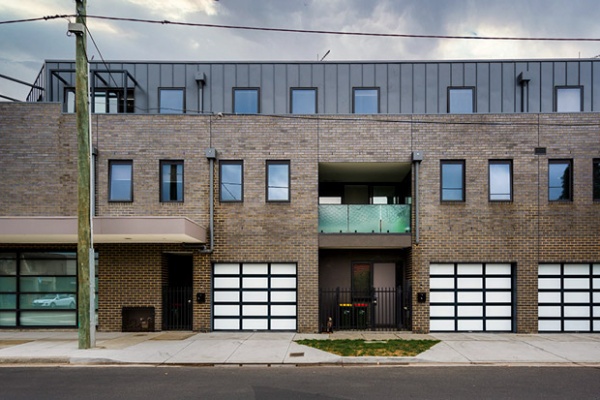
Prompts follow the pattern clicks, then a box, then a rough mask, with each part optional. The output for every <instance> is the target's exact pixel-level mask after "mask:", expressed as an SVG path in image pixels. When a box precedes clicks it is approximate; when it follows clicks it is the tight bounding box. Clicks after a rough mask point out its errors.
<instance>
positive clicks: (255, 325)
mask: <svg viewBox="0 0 600 400" xmlns="http://www.w3.org/2000/svg"><path fill="white" fill-rule="evenodd" d="M242 329H243V330H266V329H269V321H268V320H267V319H243V320H242Z"/></svg>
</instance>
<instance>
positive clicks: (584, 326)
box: [564, 320, 591, 332]
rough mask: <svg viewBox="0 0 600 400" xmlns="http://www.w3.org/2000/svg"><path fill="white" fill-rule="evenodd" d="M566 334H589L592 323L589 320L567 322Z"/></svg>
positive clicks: (565, 322)
mask: <svg viewBox="0 0 600 400" xmlns="http://www.w3.org/2000/svg"><path fill="white" fill-rule="evenodd" d="M564 325H565V332H582V331H585V332H589V331H590V326H591V325H590V321H589V320H565V321H564Z"/></svg>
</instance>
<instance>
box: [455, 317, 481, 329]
mask: <svg viewBox="0 0 600 400" xmlns="http://www.w3.org/2000/svg"><path fill="white" fill-rule="evenodd" d="M458 330H459V331H483V319H473V320H469V319H462V320H461V319H459V320H458Z"/></svg>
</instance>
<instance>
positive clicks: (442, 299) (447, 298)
mask: <svg viewBox="0 0 600 400" xmlns="http://www.w3.org/2000/svg"><path fill="white" fill-rule="evenodd" d="M429 301H430V302H431V303H454V301H455V299H454V292H431V294H430V296H429ZM459 301H460V300H459Z"/></svg>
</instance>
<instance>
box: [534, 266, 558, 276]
mask: <svg viewBox="0 0 600 400" xmlns="http://www.w3.org/2000/svg"><path fill="white" fill-rule="evenodd" d="M538 275H560V264H540V265H539V267H538Z"/></svg>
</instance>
